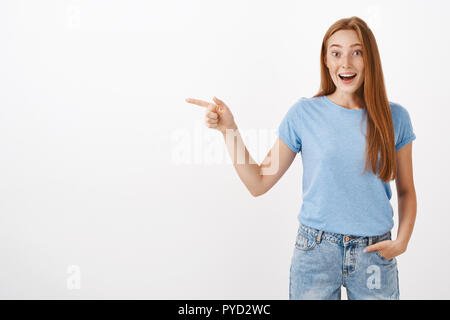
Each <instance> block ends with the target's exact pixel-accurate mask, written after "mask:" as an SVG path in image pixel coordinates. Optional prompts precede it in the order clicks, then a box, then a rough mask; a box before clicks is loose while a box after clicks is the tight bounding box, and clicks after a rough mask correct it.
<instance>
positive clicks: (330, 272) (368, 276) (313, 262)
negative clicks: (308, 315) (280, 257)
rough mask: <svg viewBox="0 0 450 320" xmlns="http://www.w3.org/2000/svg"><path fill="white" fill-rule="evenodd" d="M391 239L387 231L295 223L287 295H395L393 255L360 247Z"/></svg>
mask: <svg viewBox="0 0 450 320" xmlns="http://www.w3.org/2000/svg"><path fill="white" fill-rule="evenodd" d="M383 240H391V232H390V231H388V232H387V233H385V234H383V235H379V236H373V237H361V236H352V235H344V234H339V233H331V232H325V231H321V230H317V229H314V228H310V227H307V226H304V225H302V224H300V225H299V228H298V233H297V239H296V241H295V248H294V254H293V256H292V261H291V270H290V276H289V299H290V300H299V299H302V300H303V299H309V300H312V299H314V300H315V299H326V300H339V299H341V286H344V287H345V288H346V290H347V298H348V299H349V300H355V299H359V300H363V299H364V300H366V299H367V300H368V299H394V300H397V299H399V296H400V294H399V286H398V270H397V260H396V258H395V257H394V258H392V259H386V258H384V257H383V256H382V255H381V254H380V253H379V252H378V251H371V252H367V253H364V252H363V249H364V247H366V246H368V245H371V244H374V243H377V242H379V241H383Z"/></svg>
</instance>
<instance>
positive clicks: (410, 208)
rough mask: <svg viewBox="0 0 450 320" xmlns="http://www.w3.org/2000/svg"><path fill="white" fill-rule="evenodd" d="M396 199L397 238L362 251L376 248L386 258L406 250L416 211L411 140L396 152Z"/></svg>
mask: <svg viewBox="0 0 450 320" xmlns="http://www.w3.org/2000/svg"><path fill="white" fill-rule="evenodd" d="M396 158H397V175H396V177H395V185H396V187H397V200H398V231H397V239H395V240H384V241H380V242H377V243H375V244H372V245H370V246H367V247H365V248H364V250H363V252H370V251H374V250H377V251H378V252H379V253H380V254H381V255H382V256H383V257H385V258H386V259H391V258H393V257H396V256H398V255H400V254H402V253H403V252H405V251H406V249H407V247H408V242H409V239H410V238H411V234H412V231H413V228H414V222H415V220H416V211H417V199H416V189H415V188H414V179H413V167H412V142H410V143H408V144H407V145H405V146H403V147H402V148H401V149H400V150H398V151H397V152H396Z"/></svg>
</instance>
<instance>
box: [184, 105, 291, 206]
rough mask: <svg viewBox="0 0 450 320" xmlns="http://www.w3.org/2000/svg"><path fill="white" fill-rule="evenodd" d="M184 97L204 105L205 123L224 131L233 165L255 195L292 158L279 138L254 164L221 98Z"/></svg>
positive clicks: (280, 173)
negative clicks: (207, 100)
mask: <svg viewBox="0 0 450 320" xmlns="http://www.w3.org/2000/svg"><path fill="white" fill-rule="evenodd" d="M186 101H187V102H189V103H193V104H196V105H199V106H202V107H206V108H207V110H206V113H205V117H206V119H205V120H206V124H207V126H208V127H209V128H214V129H217V130H219V131H220V132H221V133H222V134H223V137H224V140H225V144H226V146H227V149H228V153H229V154H230V157H231V159H232V161H233V166H234V168H235V169H236V171H237V173H238V175H239V178H240V179H241V181H242V182H243V183H244V185H245V186H246V187H247V189H248V191H250V193H251V194H252V195H253V196H254V197H257V196H260V195H262V194H264V193H266V192H267V191H268V190H270V189H271V188H272V187H273V186H274V185H275V183H277V182H278V180H279V179H280V178H281V177H282V176H283V174H284V173H285V172H286V170H287V169H288V168H289V166H290V165H291V163H292V162H293V161H294V158H295V155H296V153H295V152H294V151H292V150H291V149H290V148H289V147H288V146H287V145H286V144H285V143H284V142H283V141H282V140H281V139H280V138H278V139H277V140H276V141H275V144H274V146H273V147H272V149H271V150H270V151H269V152H268V154H267V156H266V158H265V159H264V160H263V162H262V163H261V165H259V164H257V163H256V162H255V161H254V160H253V158H252V157H251V156H250V154H249V152H248V150H247V147H246V146H245V144H244V142H243V141H242V137H241V134H240V133H239V129H238V128H237V125H236V123H235V122H234V118H233V115H232V113H231V111H230V109H229V108H228V106H227V105H226V104H225V103H224V102H223V101H222V100H219V99H217V98H216V97H214V102H215V103H210V102H206V101H202V100H197V99H186Z"/></svg>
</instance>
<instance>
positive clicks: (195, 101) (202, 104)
mask: <svg viewBox="0 0 450 320" xmlns="http://www.w3.org/2000/svg"><path fill="white" fill-rule="evenodd" d="M186 102H189V103H192V104H196V105H198V106H200V107H208V106H209V105H211V104H212V103H211V102H208V101H203V100H199V99H192V98H187V99H186Z"/></svg>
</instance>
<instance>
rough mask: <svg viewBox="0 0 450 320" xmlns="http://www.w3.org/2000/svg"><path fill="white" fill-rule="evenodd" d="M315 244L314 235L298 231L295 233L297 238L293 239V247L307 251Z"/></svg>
mask: <svg viewBox="0 0 450 320" xmlns="http://www.w3.org/2000/svg"><path fill="white" fill-rule="evenodd" d="M315 246H316V240H315V239H314V236H312V235H310V234H307V233H304V232H302V231H299V232H298V234H297V239H296V241H295V247H296V248H297V249H299V250H303V251H308V250H311V249H313V248H314V247H315Z"/></svg>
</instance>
